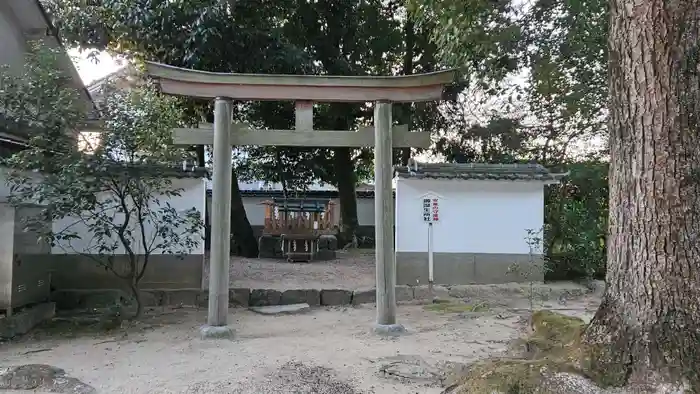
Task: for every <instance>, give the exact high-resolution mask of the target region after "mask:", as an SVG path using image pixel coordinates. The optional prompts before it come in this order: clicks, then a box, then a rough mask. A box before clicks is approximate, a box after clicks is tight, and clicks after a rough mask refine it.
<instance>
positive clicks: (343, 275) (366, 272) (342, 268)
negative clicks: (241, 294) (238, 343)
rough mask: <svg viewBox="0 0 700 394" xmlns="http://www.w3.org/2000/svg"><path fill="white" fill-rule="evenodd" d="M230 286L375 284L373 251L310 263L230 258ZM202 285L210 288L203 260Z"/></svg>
mask: <svg viewBox="0 0 700 394" xmlns="http://www.w3.org/2000/svg"><path fill="white" fill-rule="evenodd" d="M229 273H230V277H231V286H232V287H248V288H259V289H277V290H286V289H321V288H334V289H347V290H354V289H360V288H371V287H374V282H375V275H376V273H375V269H374V251H372V250H359V251H351V252H342V251H339V252H338V258H337V259H335V260H329V261H314V262H311V263H288V262H287V261H286V260H272V259H246V258H241V257H232V258H231V266H230V269H229ZM203 282H204V283H203V286H204V288H209V262H208V260H207V262H206V263H205V268H204V275H203Z"/></svg>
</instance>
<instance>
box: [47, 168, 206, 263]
mask: <svg viewBox="0 0 700 394" xmlns="http://www.w3.org/2000/svg"><path fill="white" fill-rule="evenodd" d="M172 188H178V189H180V188H181V189H183V190H182V191H181V192H180V196H178V197H165V196H163V197H159V200H160V201H161V203H165V202H166V201H167V202H169V203H170V204H171V205H172V206H173V207H174V208H175V209H177V210H179V211H183V212H184V211H186V210H188V209H191V208H195V209H197V210H198V211H199V212H200V214H201V215H202V222H203V221H204V214H205V205H204V204H205V199H206V188H205V183H204V180H202V179H193V178H185V179H174V180H173V184H172ZM155 209H157V208H155ZM116 220H119V221H121V220H123V219H121V218H117V219H116ZM134 225H135V226H138V225H137V224H136V223H134ZM68 226H71V231H75V232H77V234H78V235H80V239H74V240H71V242H70V243H66V242H64V243H61V244H58V245H55V246H53V247H52V249H51V253H52V254H80V253H87V254H90V253H93V254H94V253H96V252H95V241H93V240H92V239H93V236H92V235H91V234H90V233H89V230H88V228H87V226H85V225H84V224H83V223H81V222H80V221H79V220H76V218H71V217H67V218H63V219H61V220H58V221H56V222H55V223H54V224H53V231H54V233H57V232H60V231H63V230H64V229H66V227H68ZM132 231H134V234H140V231H139V230H138V229H137V228H136V227H133V228H132ZM154 231H155V228H154V227H152V226H149V228H146V234H147V239H152V236H153V234H154ZM201 236H202V238H203V237H204V230H203V229H202V235H201ZM131 238H136V239H138V238H139V236H138V235H134V236H132V237H131ZM114 239H117V238H116V236H115V238H114ZM198 240H199V239H198ZM199 241H200V242H199V245H198V246H197V247H196V248H195V249H194V250H192V251H191V252H190V254H204V242H203V241H201V240H199ZM118 245H119V248H118V250H116V251H115V252H114V254H123V253H125V250H124V248H123V247H122V246H121V242H118ZM143 249H144V248H143V247H142V244H141V243H138V244H137V245H135V247H134V252H135V253H137V254H142V253H143ZM152 253H153V254H165V253H164V251H163V250H156V251H153V252H152Z"/></svg>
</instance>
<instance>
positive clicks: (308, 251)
mask: <svg viewBox="0 0 700 394" xmlns="http://www.w3.org/2000/svg"><path fill="white" fill-rule="evenodd" d="M261 204H263V205H265V225H264V228H263V234H262V237H265V238H269V237H275V238H279V241H280V245H281V251H282V256H283V257H285V258H286V259H287V261H311V260H314V259H315V258H316V257H317V256H318V254H319V251H320V249H322V248H323V249H324V250H327V249H328V248H327V247H325V246H323V245H320V242H319V241H320V239H321V237H322V236H335V234H336V233H337V232H338V219H337V215H336V213H335V207H336V204H335V202H334V201H332V200H322V199H308V198H283V199H274V200H267V201H263V202H262V203H261ZM333 254H335V253H333Z"/></svg>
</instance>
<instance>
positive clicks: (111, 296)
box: [52, 283, 597, 310]
mask: <svg viewBox="0 0 700 394" xmlns="http://www.w3.org/2000/svg"><path fill="white" fill-rule="evenodd" d="M527 288H528V286H527V285H526V284H522V286H513V285H512V284H511V285H465V286H439V285H436V286H433V293H432V294H431V293H430V291H429V289H428V286H404V285H399V286H396V301H398V302H408V301H422V300H429V299H432V298H433V297H437V298H462V299H464V298H470V299H479V298H497V297H499V295H503V296H514V295H521V294H522V295H523V296H526V291H527V290H526V289H527ZM533 290H534V295H535V297H536V298H537V299H539V300H551V299H557V298H560V297H569V298H576V297H580V296H583V295H586V294H591V291H589V290H586V288H585V287H583V286H581V285H576V284H573V283H569V284H565V285H561V284H554V285H546V284H536V285H535V286H534V288H533ZM596 293H597V291H596ZM128 299H129V296H128V294H127V293H125V292H122V291H120V290H57V291H54V292H53V293H52V301H54V302H55V303H56V308H57V309H62V310H69V309H89V308H101V307H106V306H109V305H113V304H114V303H116V302H124V300H128ZM142 300H143V302H144V306H147V307H156V306H183V307H184V306H188V307H198V308H206V307H207V306H208V302H209V294H208V291H207V290H202V289H178V290H169V289H167V290H143V291H142ZM375 302H376V289H374V288H365V289H356V290H347V289H321V290H318V289H293V290H283V291H281V290H275V289H249V288H231V289H229V306H230V307H244V308H247V307H251V306H252V307H255V306H274V305H291V304H302V303H305V304H309V306H311V307H314V306H340V305H361V304H373V303H375Z"/></svg>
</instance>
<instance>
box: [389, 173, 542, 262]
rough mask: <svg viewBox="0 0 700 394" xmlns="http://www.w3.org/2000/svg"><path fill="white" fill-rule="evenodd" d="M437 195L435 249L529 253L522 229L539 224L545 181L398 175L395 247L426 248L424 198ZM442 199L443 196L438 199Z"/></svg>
mask: <svg viewBox="0 0 700 394" xmlns="http://www.w3.org/2000/svg"><path fill="white" fill-rule="evenodd" d="M427 193H434V194H437V195H438V199H439V204H440V205H439V213H440V221H439V222H437V223H435V224H434V229H433V239H434V252H447V253H513V254H521V253H529V251H530V247H529V246H528V244H527V241H526V237H527V229H534V230H540V229H541V228H542V226H543V224H544V184H543V183H541V182H513V181H471V180H469V181H467V180H460V181H448V180H432V179H431V180H418V179H399V180H398V182H397V187H396V196H397V197H396V198H397V203H396V216H395V220H396V222H395V223H396V250H397V251H399V252H427V251H428V225H427V224H426V223H425V222H424V221H423V196H424V195H425V194H427ZM441 197H442V198H441Z"/></svg>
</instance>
